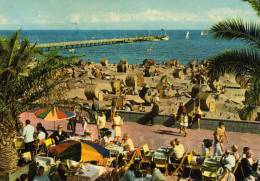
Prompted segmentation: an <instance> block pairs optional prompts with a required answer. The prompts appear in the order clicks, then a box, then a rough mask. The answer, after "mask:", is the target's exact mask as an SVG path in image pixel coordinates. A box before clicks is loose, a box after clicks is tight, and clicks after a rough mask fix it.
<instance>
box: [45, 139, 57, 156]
mask: <svg viewBox="0 0 260 181" xmlns="http://www.w3.org/2000/svg"><path fill="white" fill-rule="evenodd" d="M54 143H55V142H54V140H53V139H52V138H47V139H46V140H45V141H44V144H43V148H44V151H45V152H46V155H47V156H48V149H49V148H50V147H51V146H53V145H54Z"/></svg>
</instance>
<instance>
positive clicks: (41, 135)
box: [36, 123, 48, 144]
mask: <svg viewBox="0 0 260 181" xmlns="http://www.w3.org/2000/svg"><path fill="white" fill-rule="evenodd" d="M36 130H37V140H38V141H39V142H40V144H41V143H43V141H44V140H45V139H46V138H47V137H48V133H47V131H46V130H45V128H44V127H43V126H42V124H41V123H38V124H37V126H36Z"/></svg>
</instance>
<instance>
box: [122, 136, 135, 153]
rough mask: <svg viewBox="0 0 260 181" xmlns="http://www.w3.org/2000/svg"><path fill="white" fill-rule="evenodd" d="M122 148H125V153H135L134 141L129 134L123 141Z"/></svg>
mask: <svg viewBox="0 0 260 181" xmlns="http://www.w3.org/2000/svg"><path fill="white" fill-rule="evenodd" d="M122 146H123V147H124V150H125V151H128V152H133V151H135V147H134V143H133V141H132V139H131V138H130V137H129V134H128V133H125V134H124V136H123V139H122Z"/></svg>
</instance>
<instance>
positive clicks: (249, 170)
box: [241, 152, 256, 181]
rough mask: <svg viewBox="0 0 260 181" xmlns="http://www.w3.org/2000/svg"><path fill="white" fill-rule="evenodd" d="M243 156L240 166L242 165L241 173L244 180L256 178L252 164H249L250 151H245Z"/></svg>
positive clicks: (250, 158)
mask: <svg viewBox="0 0 260 181" xmlns="http://www.w3.org/2000/svg"><path fill="white" fill-rule="evenodd" d="M245 156H246V157H245V158H243V159H242V160H241V167H242V171H243V175H244V177H245V179H246V180H248V181H249V180H252V181H254V180H256V179H255V176H256V172H255V171H254V169H253V165H252V164H251V160H252V155H251V153H250V152H247V153H245Z"/></svg>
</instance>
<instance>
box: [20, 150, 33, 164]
mask: <svg viewBox="0 0 260 181" xmlns="http://www.w3.org/2000/svg"><path fill="white" fill-rule="evenodd" d="M22 157H23V158H24V160H25V162H29V161H32V154H31V152H30V151H27V152H24V153H23V154H22Z"/></svg>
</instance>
